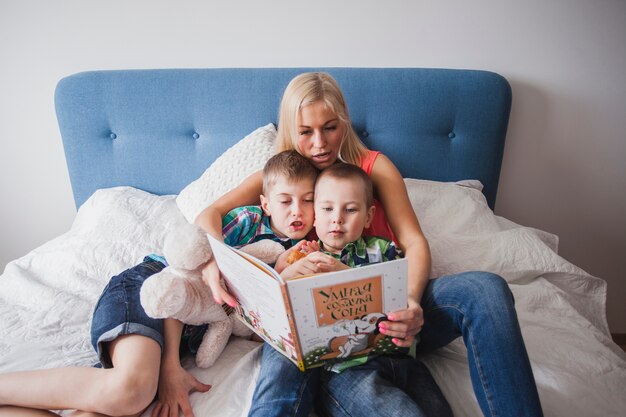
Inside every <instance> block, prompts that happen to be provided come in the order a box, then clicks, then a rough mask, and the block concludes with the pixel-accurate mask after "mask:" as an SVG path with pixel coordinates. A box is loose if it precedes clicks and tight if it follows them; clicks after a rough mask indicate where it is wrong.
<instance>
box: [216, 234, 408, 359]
mask: <svg viewBox="0 0 626 417" xmlns="http://www.w3.org/2000/svg"><path fill="white" fill-rule="evenodd" d="M209 241H210V243H211V247H212V249H213V256H215V260H216V261H217V265H218V266H219V268H220V271H221V272H222V275H223V276H224V279H225V280H226V284H227V285H228V290H229V292H230V293H231V294H232V295H233V296H235V297H236V298H237V300H238V301H239V305H238V306H237V308H236V311H237V314H238V315H239V317H240V318H241V319H242V320H243V322H244V323H246V324H247V325H248V327H250V328H251V329H252V330H253V331H254V332H256V333H257V334H258V335H259V336H260V337H262V338H263V339H264V340H265V341H266V342H267V343H269V344H271V345H272V346H273V347H274V348H275V349H277V350H278V351H279V352H281V353H282V354H284V355H285V356H286V357H288V358H289V359H291V361H292V362H293V363H295V364H296V365H298V367H299V368H300V370H305V369H308V368H312V367H316V366H321V365H323V364H324V363H325V362H328V361H341V360H345V359H346V358H355V357H362V356H366V355H368V354H376V353H386V352H389V351H392V350H395V349H396V346H395V344H393V342H392V341H391V338H389V337H387V336H384V335H382V334H380V333H378V330H377V329H378V326H377V324H378V322H379V321H381V320H385V319H386V316H385V313H388V312H391V311H394V310H398V309H401V308H406V302H407V301H406V300H407V260H406V259H398V260H395V261H389V262H383V263H378V264H372V265H367V266H362V267H360V268H353V269H349V270H344V271H338V272H327V273H323V274H317V275H308V276H304V277H300V278H296V279H290V280H283V279H282V278H281V277H280V275H279V274H278V273H277V272H276V271H275V270H274V269H273V268H271V267H270V266H269V265H267V264H265V263H264V262H262V261H260V260H259V259H257V258H255V257H253V256H251V255H248V254H246V253H243V252H241V251H238V250H237V249H234V248H232V247H230V246H228V245H226V244H224V243H223V242H220V241H219V240H217V239H215V238H213V237H211V236H209Z"/></svg>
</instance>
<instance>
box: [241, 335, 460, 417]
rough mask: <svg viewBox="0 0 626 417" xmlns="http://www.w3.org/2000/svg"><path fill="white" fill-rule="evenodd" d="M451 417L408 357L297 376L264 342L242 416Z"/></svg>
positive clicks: (433, 384) (423, 372) (430, 382)
mask: <svg viewBox="0 0 626 417" xmlns="http://www.w3.org/2000/svg"><path fill="white" fill-rule="evenodd" d="M314 404H317V411H318V413H319V414H320V415H324V416H355V417H358V416H367V415H376V416H390V417H391V416H402V417H412V416H413V417H452V411H451V410H450V406H449V405H448V402H447V401H446V399H445V397H444V396H443V394H442V393H441V391H440V390H439V387H438V386H437V383H436V382H435V380H434V379H433V377H432V376H431V374H430V371H429V370H428V368H426V366H425V365H424V364H423V363H422V362H420V361H417V360H415V359H413V358H411V357H408V356H379V357H376V358H374V359H372V360H370V361H369V362H367V363H365V364H363V365H359V366H355V367H353V368H348V369H346V370H345V371H343V372H342V373H340V374H336V373H333V372H330V371H326V370H324V369H322V368H313V369H310V370H307V371H305V372H301V371H300V370H299V369H298V368H297V367H296V366H295V365H294V364H293V363H292V362H291V361H290V360H288V359H287V358H285V357H284V356H283V355H282V354H280V353H278V351H277V350H276V349H274V348H273V347H271V346H270V345H268V344H264V345H263V357H262V360H261V371H260V374H259V379H258V381H257V386H256V389H255V391H254V395H253V397H252V405H251V408H250V411H249V414H248V416H259V417H260V416H263V417H270V416H276V417H278V416H281V417H282V416H300V417H307V416H308V415H309V413H310V412H311V410H312V409H313V406H314Z"/></svg>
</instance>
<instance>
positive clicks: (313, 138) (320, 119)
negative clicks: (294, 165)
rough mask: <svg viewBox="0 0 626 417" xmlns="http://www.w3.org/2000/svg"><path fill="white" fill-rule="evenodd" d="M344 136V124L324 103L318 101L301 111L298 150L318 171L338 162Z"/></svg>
mask: <svg viewBox="0 0 626 417" xmlns="http://www.w3.org/2000/svg"><path fill="white" fill-rule="evenodd" d="M343 134H344V127H343V123H341V121H340V120H339V118H338V117H337V115H336V114H335V113H333V112H332V111H331V110H330V109H328V108H327V107H326V105H325V104H324V102H323V101H316V102H314V103H311V104H309V105H307V106H304V107H303V108H302V109H301V110H300V115H299V117H298V149H300V153H301V154H302V155H303V156H304V157H306V158H307V159H309V160H310V161H311V162H313V165H315V166H316V167H317V168H318V169H324V168H327V167H329V166H331V165H332V164H334V163H335V161H337V158H338V156H339V149H340V148H341V141H342V138H343Z"/></svg>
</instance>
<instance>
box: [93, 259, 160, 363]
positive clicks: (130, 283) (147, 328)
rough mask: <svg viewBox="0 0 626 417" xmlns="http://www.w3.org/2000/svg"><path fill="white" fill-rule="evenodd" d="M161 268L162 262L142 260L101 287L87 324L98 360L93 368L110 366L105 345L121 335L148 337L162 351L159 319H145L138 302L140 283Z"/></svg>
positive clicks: (145, 315)
mask: <svg viewBox="0 0 626 417" xmlns="http://www.w3.org/2000/svg"><path fill="white" fill-rule="evenodd" d="M163 268H165V265H164V264H163V263H161V262H159V261H157V260H155V259H153V258H150V257H145V258H144V260H143V262H142V263H140V264H138V265H135V266H133V267H132V268H130V269H127V270H126V271H124V272H122V273H121V274H119V275H116V276H114V277H113V278H111V280H110V281H109V283H108V284H107V286H106V287H105V288H104V290H103V291H102V295H101V296H100V299H99V300H98V303H97V304H96V308H95V310H94V313H93V320H92V323H91V344H92V345H93V347H94V349H95V350H96V352H97V353H98V358H99V359H100V364H97V365H96V366H102V367H104V368H111V367H112V363H111V358H110V356H109V353H108V351H107V349H106V343H107V342H111V341H113V340H115V339H117V338H118V337H120V336H124V335H129V334H137V335H141V336H145V337H149V338H150V339H153V340H154V341H155V342H157V343H158V344H159V346H161V350H163V343H164V337H163V332H164V331H163V320H162V319H153V318H151V317H148V315H147V314H146V312H145V311H144V309H143V307H142V306H141V301H140V299H139V292H140V290H141V285H142V284H143V282H144V281H145V280H146V279H147V278H148V277H150V276H151V275H153V274H156V273H157V272H160V271H161V270H162V269H163Z"/></svg>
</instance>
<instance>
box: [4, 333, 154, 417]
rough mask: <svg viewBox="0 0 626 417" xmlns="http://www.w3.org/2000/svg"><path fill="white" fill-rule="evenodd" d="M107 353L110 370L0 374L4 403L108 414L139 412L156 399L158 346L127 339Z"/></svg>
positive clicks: (140, 339)
mask: <svg viewBox="0 0 626 417" xmlns="http://www.w3.org/2000/svg"><path fill="white" fill-rule="evenodd" d="M109 352H110V355H111V360H112V362H113V368H111V369H98V368H87V367H70V368H58V369H42V370H36V371H26V372H16V373H10V374H5V375H0V404H10V405H15V406H20V407H26V408H35V409H42V410H67V409H78V410H84V411H86V412H94V413H102V414H105V415H110V416H122V415H132V414H137V413H140V412H141V411H142V410H144V409H145V408H146V407H147V406H148V405H150V403H151V402H152V399H153V398H154V396H155V395H156V391H157V386H158V381H159V368H160V361H161V348H160V346H159V344H158V343H156V342H155V341H154V340H152V339H150V338H147V337H144V336H138V335H128V336H122V337H119V338H118V339H116V340H115V341H113V342H111V343H110V344H109ZM14 415H17V414H14ZM24 415H28V414H24ZM31 415H33V416H37V415H39V416H47V414H31Z"/></svg>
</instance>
